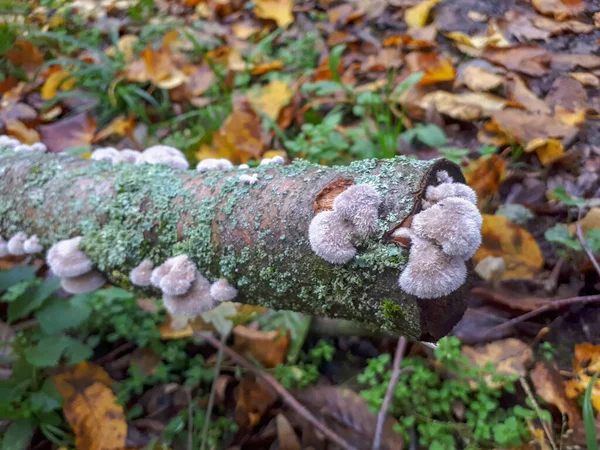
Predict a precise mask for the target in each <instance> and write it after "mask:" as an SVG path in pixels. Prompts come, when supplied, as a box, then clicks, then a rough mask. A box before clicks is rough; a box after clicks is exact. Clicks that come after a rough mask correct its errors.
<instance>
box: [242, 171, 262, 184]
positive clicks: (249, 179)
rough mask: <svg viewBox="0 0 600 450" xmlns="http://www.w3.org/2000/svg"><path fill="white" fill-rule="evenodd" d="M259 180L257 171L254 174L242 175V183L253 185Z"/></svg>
mask: <svg viewBox="0 0 600 450" xmlns="http://www.w3.org/2000/svg"><path fill="white" fill-rule="evenodd" d="M257 181H258V174H256V173H254V174H252V175H248V174H247V173H244V174H242V175H240V183H242V184H249V185H251V186H252V185H253V184H254V183H256V182H257Z"/></svg>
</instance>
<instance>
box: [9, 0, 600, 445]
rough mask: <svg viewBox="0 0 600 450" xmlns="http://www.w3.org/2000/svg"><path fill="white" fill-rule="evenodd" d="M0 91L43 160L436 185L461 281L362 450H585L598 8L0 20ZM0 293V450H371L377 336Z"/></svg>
mask: <svg viewBox="0 0 600 450" xmlns="http://www.w3.org/2000/svg"><path fill="white" fill-rule="evenodd" d="M0 67H1V68H2V70H0V95H1V96H2V97H1V101H0V128H1V129H2V130H0V131H1V132H2V133H3V134H8V135H11V136H14V137H16V138H18V139H19V140H20V141H21V142H23V143H34V142H38V141H41V142H43V143H44V144H45V145H46V146H47V147H48V149H49V150H50V151H52V152H61V151H67V152H70V153H73V154H78V155H82V156H84V157H89V154H90V152H91V150H92V149H94V148H98V147H107V146H112V147H115V148H118V149H124V148H132V149H137V150H141V149H144V148H146V147H148V146H150V145H153V144H156V143H163V144H166V145H172V146H174V147H177V148H179V149H181V150H182V151H183V152H184V153H185V155H186V157H187V158H188V160H189V161H190V163H191V164H194V163H196V162H197V161H199V160H202V159H205V158H209V157H218V158H227V159H229V160H231V161H232V162H233V163H234V164H240V163H250V164H255V163H256V162H257V161H260V159H261V158H266V157H272V156H275V155H281V156H283V157H284V158H286V160H288V161H289V160H291V159H293V158H305V159H308V160H310V161H313V162H317V163H321V164H345V163H348V162H350V161H353V160H356V159H364V158H388V157H392V156H394V155H398V154H401V155H410V156H413V157H416V158H420V159H431V158H434V157H439V156H444V157H446V158H448V159H451V160H452V161H455V162H457V163H458V164H460V165H461V166H462V167H463V170H464V174H465V177H466V179H467V182H468V184H469V185H470V186H471V187H472V188H473V189H475V190H476V191H477V194H478V197H479V205H478V206H479V208H480V210H481V212H482V214H483V218H484V222H483V229H482V234H483V245H482V246H481V248H480V249H479V250H478V252H477V253H476V254H475V257H474V259H473V263H474V266H475V271H476V273H477V279H476V280H475V283H474V286H473V289H472V290H471V293H470V296H469V308H468V310H467V312H466V314H465V316H464V318H463V319H462V321H461V322H460V323H459V324H458V325H457V327H456V328H455V330H454V331H453V333H452V336H449V337H447V338H444V339H442V340H441V341H440V342H439V343H438V344H437V345H432V344H426V343H420V342H409V343H407V347H406V352H405V355H404V358H403V360H402V368H403V370H402V371H401V373H400V378H399V382H398V385H397V386H396V388H395V390H394V391H393V396H392V398H391V403H390V405H389V417H388V419H387V421H386V423H385V426H384V427H383V430H382V431H380V437H381V445H380V448H381V449H402V448H406V449H409V448H410V449H419V448H423V449H435V450H443V449H455V448H456V449H466V448H469V449H479V448H498V449H499V448H520V449H540V450H541V449H553V450H555V449H563V448H565V449H566V448H590V449H594V448H596V449H597V448H598V444H597V438H596V433H597V435H598V436H600V416H599V415H598V413H599V411H600V381H598V382H596V384H595V385H593V382H590V381H591V380H592V379H593V378H592V377H593V375H594V374H597V373H599V372H600V327H599V326H598V323H600V266H599V264H598V262H597V258H598V256H599V255H600V122H599V119H600V2H599V1H598V0H587V1H586V0H529V1H525V0H504V1H495V2H493V1H477V0H442V1H439V0H425V1H420V0H389V1H384V0H347V1H338V0H313V1H303V0H302V1H301V0H297V1H295V2H294V0H254V1H253V2H246V1H243V0H176V1H167V0H132V1H130V0H75V1H64V0H37V1H30V2H22V3H21V2H12V1H4V0H0ZM594 255H596V256H594ZM595 258H596V259H595ZM0 268H1V269H3V270H4V271H3V272H0V293H1V292H3V294H2V295H1V297H0V300H1V301H0V337H1V342H2V345H1V346H0V431H1V432H2V447H1V448H2V449H7V450H8V449H23V448H27V449H35V450H42V449H58V448H61V449H71V448H78V449H124V448H128V449H133V448H136V449H141V448H146V449H159V448H160V449H163V448H164V449H167V448H172V449H200V448H202V449H205V448H211V449H212V448H223V449H232V450H233V449H262V448H265V449H281V450H296V449H310V448H312V449H315V450H316V449H322V448H329V449H331V448H339V444H333V443H331V434H333V435H335V436H334V438H335V437H336V436H337V437H338V438H340V437H341V438H342V439H343V440H345V441H346V442H347V443H350V444H351V445H352V446H354V447H355V448H358V449H370V448H372V441H373V439H374V436H375V434H377V433H376V431H375V430H376V423H377V413H378V411H379V410H380V408H381V405H382V402H383V399H384V395H385V393H386V390H387V389H388V385H389V382H390V379H391V377H392V372H393V371H392V363H393V360H394V356H393V355H394V350H395V348H396V345H397V342H398V337H394V336H381V335H369V336H364V335H354V334H353V329H352V327H351V326H348V324H345V323H337V324H336V323H334V322H327V321H324V319H321V318H311V317H306V316H303V315H301V314H298V313H293V312H289V311H278V312H275V311H269V310H265V309H261V308H258V307H251V306H247V305H234V304H227V305H225V306H224V307H221V308H218V309H217V310H215V311H216V312H214V313H209V314H207V315H205V316H204V317H203V322H202V323H201V324H198V323H196V324H195V326H194V327H193V328H192V327H191V326H188V327H187V328H185V327H184V328H183V329H176V328H175V327H174V326H173V324H172V323H171V321H170V319H169V318H168V317H167V315H166V313H165V312H164V310H163V309H162V307H161V306H160V304H159V303H157V302H155V301H153V300H148V299H139V298H135V297H134V296H133V295H132V294H130V293H128V292H126V291H123V290H121V289H117V288H112V287H111V288H105V289H101V290H99V291H97V292H95V293H93V294H86V295H78V296H74V297H72V298H70V299H69V301H68V302H65V301H64V299H65V298H68V297H67V296H66V295H65V293H64V292H62V291H60V290H57V288H58V286H57V284H56V280H52V279H44V278H43V277H42V276H41V275H42V274H45V273H46V272H47V270H46V269H45V268H44V262H43V261H41V260H31V259H25V260H24V259H23V258H16V257H8V258H4V259H0ZM215 330H216V331H217V332H218V333H216V335H221V336H223V338H222V339H221V340H218V339H217V340H215V338H208V339H203V338H202V337H201V336H199V333H204V332H207V331H215ZM232 352H233V353H232ZM240 355H241V357H242V358H245V359H243V360H241V362H240V359H239V358H240ZM396 362H399V360H398V358H396ZM396 372H397V371H396ZM594 380H595V378H594ZM586 390H587V394H586ZM292 394H293V397H292V396H291V395H292ZM294 398H295V399H296V400H297V402H299V403H300V404H301V405H303V406H304V407H305V408H306V409H302V408H301V407H298V404H297V403H295V402H294V400H293V399H294ZM311 417H317V419H318V420H319V421H320V422H321V423H322V424H323V425H324V429H321V430H317V429H316V428H315V427H314V425H313V424H312V423H311V422H310V418H311ZM596 417H597V418H596Z"/></svg>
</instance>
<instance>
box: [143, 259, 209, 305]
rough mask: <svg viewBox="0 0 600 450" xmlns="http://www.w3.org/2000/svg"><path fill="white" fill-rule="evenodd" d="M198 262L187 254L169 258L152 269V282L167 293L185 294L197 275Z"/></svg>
mask: <svg viewBox="0 0 600 450" xmlns="http://www.w3.org/2000/svg"><path fill="white" fill-rule="evenodd" d="M196 272H197V269H196V264H194V262H193V261H192V260H191V259H189V258H188V256H187V255H178V256H174V257H173V258H169V259H167V260H166V261H165V262H164V263H162V264H161V265H160V266H158V267H157V268H155V269H154V270H153V271H152V276H151V277H150V282H151V283H152V285H153V286H155V287H157V288H159V289H160V290H161V291H163V294H167V295H183V294H185V293H186V292H187V291H188V290H189V289H190V287H191V285H192V283H193V282H194V277H195V276H196Z"/></svg>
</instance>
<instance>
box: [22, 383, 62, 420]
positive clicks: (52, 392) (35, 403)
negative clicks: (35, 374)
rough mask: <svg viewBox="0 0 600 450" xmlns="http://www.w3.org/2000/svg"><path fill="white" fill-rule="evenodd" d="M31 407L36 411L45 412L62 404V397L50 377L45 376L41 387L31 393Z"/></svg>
mask: <svg viewBox="0 0 600 450" xmlns="http://www.w3.org/2000/svg"><path fill="white" fill-rule="evenodd" d="M30 400H31V407H32V408H33V410H34V411H35V412H37V413H47V412H50V411H54V410H56V409H58V408H60V407H61V406H62V403H63V398H62V395H61V394H60V392H59V391H58V389H57V388H56V385H55V384H54V381H53V380H52V378H47V379H46V381H45V382H44V384H43V386H42V388H41V389H40V390H39V391H37V392H34V393H33V394H31V397H30Z"/></svg>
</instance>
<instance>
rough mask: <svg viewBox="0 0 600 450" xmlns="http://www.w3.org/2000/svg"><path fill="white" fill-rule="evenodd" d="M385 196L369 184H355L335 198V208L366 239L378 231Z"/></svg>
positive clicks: (360, 236) (358, 234)
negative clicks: (380, 207) (380, 209)
mask: <svg viewBox="0 0 600 450" xmlns="http://www.w3.org/2000/svg"><path fill="white" fill-rule="evenodd" d="M382 201H383V198H382V197H381V195H380V194H379V193H378V192H377V191H376V190H375V189H373V188H372V187H371V186H369V185H368V184H355V185H354V186H350V187H349V188H348V189H346V190H345V191H344V192H342V193H341V194H339V195H338V196H337V197H335V199H334V200H333V210H334V211H335V212H336V213H337V214H339V215H340V217H342V218H343V219H345V220H347V221H349V222H350V223H351V224H352V225H353V226H354V234H355V235H356V236H357V237H358V238H359V239H366V238H368V237H369V236H371V235H373V234H374V233H375V232H376V231H377V226H378V219H377V217H378V215H379V205H381V202H382Z"/></svg>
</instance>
